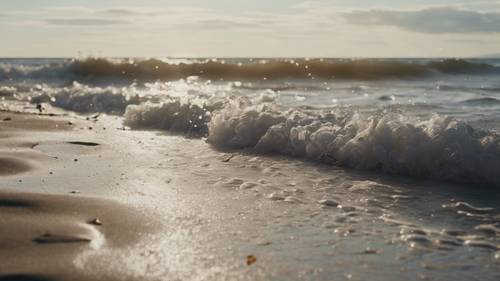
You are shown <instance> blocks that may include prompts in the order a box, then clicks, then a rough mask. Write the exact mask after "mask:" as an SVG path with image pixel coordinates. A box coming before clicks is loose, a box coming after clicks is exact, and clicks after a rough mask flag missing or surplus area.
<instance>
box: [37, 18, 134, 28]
mask: <svg viewBox="0 0 500 281" xmlns="http://www.w3.org/2000/svg"><path fill="white" fill-rule="evenodd" d="M45 22H46V23H48V24H51V25H60V26H100V25H118V24H126V23H127V22H126V21H123V20H116V19H99V18H95V19H88V18H81V19H79V18H74V19H60V18H52V19H46V20H45Z"/></svg>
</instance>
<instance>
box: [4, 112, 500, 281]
mask: <svg viewBox="0 0 500 281" xmlns="http://www.w3.org/2000/svg"><path fill="white" fill-rule="evenodd" d="M5 118H10V120H6V121H1V122H0V135H1V137H0V159H2V160H1V161H0V162H1V163H2V165H0V171H1V172H0V182H1V184H0V214H1V216H0V230H1V231H0V280H277V279H279V280H331V279H335V280H367V279H371V280H421V279H431V280H433V279H437V280H449V279H452V278H453V279H456V280H469V279H471V278H473V277H474V276H478V275H480V276H481V277H482V280H496V278H497V277H498V276H500V271H499V269H498V266H499V264H500V263H499V262H500V256H499V254H498V253H499V250H500V246H499V244H498V243H499V242H498V241H499V237H500V231H498V229H497V228H495V225H497V224H498V221H499V219H500V216H499V213H498V210H497V209H496V208H495V202H498V200H499V198H498V195H495V193H494V192H489V193H488V192H481V193H479V192H475V191H477V190H478V189H479V188H481V187H479V186H477V187H474V188H470V187H468V186H465V187H460V186H455V185H447V184H444V183H435V182H432V181H424V182H422V181H414V180H411V179H406V178H398V177H395V178H394V177H384V176H380V175H379V174H370V173H358V172H355V171H350V170H345V169H341V168H335V167H333V168H332V167H331V166H326V167H325V166H321V165H317V164H314V163H308V162H304V161H299V160H296V159H289V158H286V157H267V156H262V155H255V154H246V153H232V152H228V151H217V150H214V149H211V148H210V147H209V146H208V145H207V144H206V143H204V142H203V141H201V140H199V139H189V138H184V137H181V136H172V135H165V134H164V133H162V132H153V131H131V130H128V129H127V128H123V126H122V122H121V121H122V120H121V119H119V118H116V117H113V116H98V117H96V118H93V117H92V116H89V117H88V118H85V117H81V116H58V115H56V116H39V115H36V114H17V113H10V112H2V113H0V120H4V119H5ZM87 119H88V120H87ZM3 164H5V165H3ZM325 175H328V177H325ZM485 191H487V190H485ZM478 194H483V195H484V194H487V195H485V196H481V197H480V196H478ZM450 198H451V200H450ZM462 201H463V202H468V203H470V205H464V204H462V203H460V202H462ZM488 207H489V208H488ZM491 207H493V208H491Z"/></svg>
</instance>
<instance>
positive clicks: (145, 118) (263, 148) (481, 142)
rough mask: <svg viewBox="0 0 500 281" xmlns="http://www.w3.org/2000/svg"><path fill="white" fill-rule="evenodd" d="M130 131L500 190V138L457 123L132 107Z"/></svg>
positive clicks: (256, 108) (247, 107)
mask: <svg viewBox="0 0 500 281" xmlns="http://www.w3.org/2000/svg"><path fill="white" fill-rule="evenodd" d="M125 124H127V125H128V126H131V127H132V128H157V129H166V130H172V131H176V132H183V133H192V132H195V133H197V134H200V133H203V134H204V135H205V136H206V137H207V142H208V143H210V144H212V145H213V146H216V147H221V148H233V149H250V150H252V151H254V152H257V153H270V154H282V155H290V156H295V157H304V158H308V159H313V160H317V161H320V162H323V163H328V164H334V165H341V166H347V167H351V168H355V169H361V170H379V171H383V172H385V173H391V174H399V175H408V176H413V177H421V178H432V179H440V180H447V181H456V182H476V183H487V184H498V183H499V182H500V180H499V178H498V171H500V137H499V136H497V135H495V134H494V133H491V132H488V131H481V130H476V129H474V128H472V127H471V126H470V125H468V124H467V123H465V122H461V121H457V120H455V119H453V118H450V117H445V116H439V115H433V116H432V117H431V118H430V119H428V120H424V121H419V120H416V119H411V118H408V117H405V116H403V115H402V114H399V113H380V114H375V115H370V116H363V115H361V114H357V113H354V112H351V113H349V114H345V113H336V112H323V113H318V112H307V111H304V110H297V109H289V110H283V109H280V108H278V107H277V106H275V105H274V104H273V103H263V104H262V103H259V104H253V103H252V102H251V101H250V100H248V99H243V98H238V99H233V100H230V101H227V102H226V103H225V104H223V105H219V108H215V109H213V108H212V109H210V108H208V107H207V106H205V105H204V104H203V103H199V102H198V103H195V104H192V103H190V102H189V101H179V100H177V101H171V102H169V103H163V104H156V105H155V104H143V105H138V106H129V107H128V108H127V111H126V113H125Z"/></svg>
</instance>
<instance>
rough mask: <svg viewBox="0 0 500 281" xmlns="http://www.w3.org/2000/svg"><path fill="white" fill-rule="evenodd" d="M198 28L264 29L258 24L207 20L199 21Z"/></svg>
mask: <svg viewBox="0 0 500 281" xmlns="http://www.w3.org/2000/svg"><path fill="white" fill-rule="evenodd" d="M194 25H195V26H196V27H199V28H203V29H235V28H236V29H238V28H242V29H247V28H259V27H262V24H261V23H258V22H252V21H249V22H243V21H236V20H228V19H205V20H203V19H202V20H198V21H196V23H195V24H194Z"/></svg>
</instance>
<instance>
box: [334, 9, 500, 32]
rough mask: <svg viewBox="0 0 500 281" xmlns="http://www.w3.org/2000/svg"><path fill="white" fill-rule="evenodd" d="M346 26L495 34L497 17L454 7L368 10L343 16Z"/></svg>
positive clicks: (499, 23)
mask: <svg viewBox="0 0 500 281" xmlns="http://www.w3.org/2000/svg"><path fill="white" fill-rule="evenodd" d="M342 16H343V17H344V18H345V19H346V20H347V22H349V23H352V24H361V25H370V26H373V25H383V26H395V27H400V28H403V29H406V30H409V31H415V32H422V33H497V32H500V13H486V12H477V11H470V10H461V9H457V8H453V7H440V8H428V9H423V10H418V11H394V10H369V11H353V12H350V13H343V14H342Z"/></svg>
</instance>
